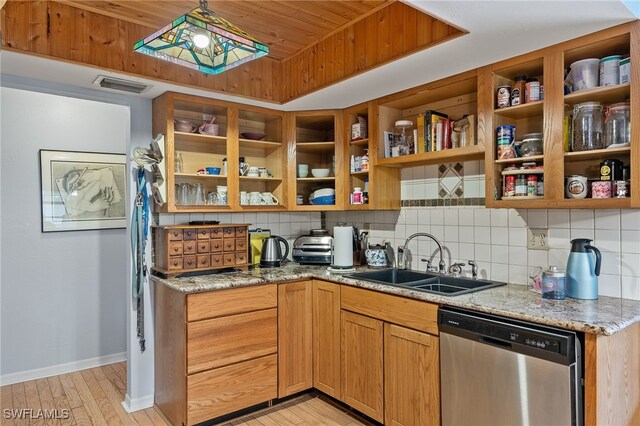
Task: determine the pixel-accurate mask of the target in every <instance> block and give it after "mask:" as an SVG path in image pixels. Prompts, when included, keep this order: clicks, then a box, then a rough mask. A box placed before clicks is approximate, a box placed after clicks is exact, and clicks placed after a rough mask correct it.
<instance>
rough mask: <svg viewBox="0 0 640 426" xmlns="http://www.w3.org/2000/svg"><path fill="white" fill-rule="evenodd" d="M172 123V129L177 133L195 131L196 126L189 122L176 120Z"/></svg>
mask: <svg viewBox="0 0 640 426" xmlns="http://www.w3.org/2000/svg"><path fill="white" fill-rule="evenodd" d="M174 123H175V124H174V128H175V130H176V131H178V132H185V133H193V132H195V131H196V126H194V125H193V123H192V122H190V121H189V120H181V119H179V118H176V119H175V120H174Z"/></svg>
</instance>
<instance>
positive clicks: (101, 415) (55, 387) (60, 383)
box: [0, 362, 368, 426]
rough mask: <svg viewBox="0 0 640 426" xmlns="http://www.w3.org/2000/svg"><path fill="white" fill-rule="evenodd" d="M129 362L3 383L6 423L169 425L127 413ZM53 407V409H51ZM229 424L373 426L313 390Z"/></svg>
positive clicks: (1, 409) (0, 414)
mask: <svg viewBox="0 0 640 426" xmlns="http://www.w3.org/2000/svg"><path fill="white" fill-rule="evenodd" d="M126 383H127V373H126V363H125V362H121V363H117V364H111V365H105V366H102V367H96V368H90V369H87V370H82V371H76V372H73V373H68V374H62V375H59V376H53V377H47V378H45V379H39V380H31V381H29V382H23V383H16V384H14V385H8V386H2V387H0V424H2V425H29V424H32V425H43V426H44V425H78V426H85V425H87V426H90V425H109V426H111V425H141V426H156V425H159V426H168V423H167V422H166V421H165V420H164V417H163V416H162V415H161V414H160V412H159V411H157V410H156V409H155V408H147V409H146V410H140V411H136V412H134V413H131V414H129V413H127V412H126V411H125V410H124V408H123V407H122V404H121V401H123V400H124V395H125V392H126V389H127V385H126ZM16 409H31V410H33V411H32V413H33V414H34V417H35V413H37V412H38V410H43V411H45V410H46V411H49V410H54V409H57V410H58V414H63V413H65V412H66V413H68V418H64V419H62V418H58V419H43V418H40V419H34V418H32V419H25V418H22V419H17V418H14V419H7V418H5V415H6V413H7V412H6V411H5V410H16ZM49 412H50V411H49ZM226 425H228V426H231V425H233V426H239V425H241V426H245V425H246V426H274V425H276V426H287V425H296V426H356V425H368V423H363V422H361V421H360V420H358V418H357V417H355V416H353V415H352V414H350V413H347V412H346V411H345V410H343V409H342V408H339V407H338V406H337V405H335V404H332V403H329V402H327V401H325V400H324V398H323V397H317V396H316V395H314V394H307V395H303V396H300V397H298V398H295V399H292V400H289V401H286V402H284V403H281V404H278V405H275V406H273V407H271V408H268V409H265V410H261V411H257V412H255V413H252V414H250V415H247V416H243V417H240V418H238V419H236V420H233V421H230V422H228V423H226Z"/></svg>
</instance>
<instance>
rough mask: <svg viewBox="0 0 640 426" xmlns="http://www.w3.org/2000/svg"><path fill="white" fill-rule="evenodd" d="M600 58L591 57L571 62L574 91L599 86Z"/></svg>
mask: <svg viewBox="0 0 640 426" xmlns="http://www.w3.org/2000/svg"><path fill="white" fill-rule="evenodd" d="M599 68H600V59H598V58H589V59H583V60H581V61H576V62H574V63H572V64H571V81H572V82H573V83H572V86H573V91H574V92H578V91H580V90H585V89H592V88H594V87H597V86H598V76H599V74H600V69H599Z"/></svg>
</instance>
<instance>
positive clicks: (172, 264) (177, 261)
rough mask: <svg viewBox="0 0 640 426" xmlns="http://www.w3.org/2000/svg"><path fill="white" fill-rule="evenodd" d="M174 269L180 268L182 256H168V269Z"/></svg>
mask: <svg viewBox="0 0 640 426" xmlns="http://www.w3.org/2000/svg"><path fill="white" fill-rule="evenodd" d="M176 269H182V257H181V256H172V257H170V258H169V270H170V271H175V270H176Z"/></svg>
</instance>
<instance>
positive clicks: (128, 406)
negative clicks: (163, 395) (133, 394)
mask: <svg viewBox="0 0 640 426" xmlns="http://www.w3.org/2000/svg"><path fill="white" fill-rule="evenodd" d="M122 406H123V407H124V410H125V411H126V412H127V413H133V412H134V411H138V410H144V409H145V408H150V407H153V394H151V395H146V396H141V397H139V398H134V399H131V398H129V395H128V394H127V395H125V396H124V401H122Z"/></svg>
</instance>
